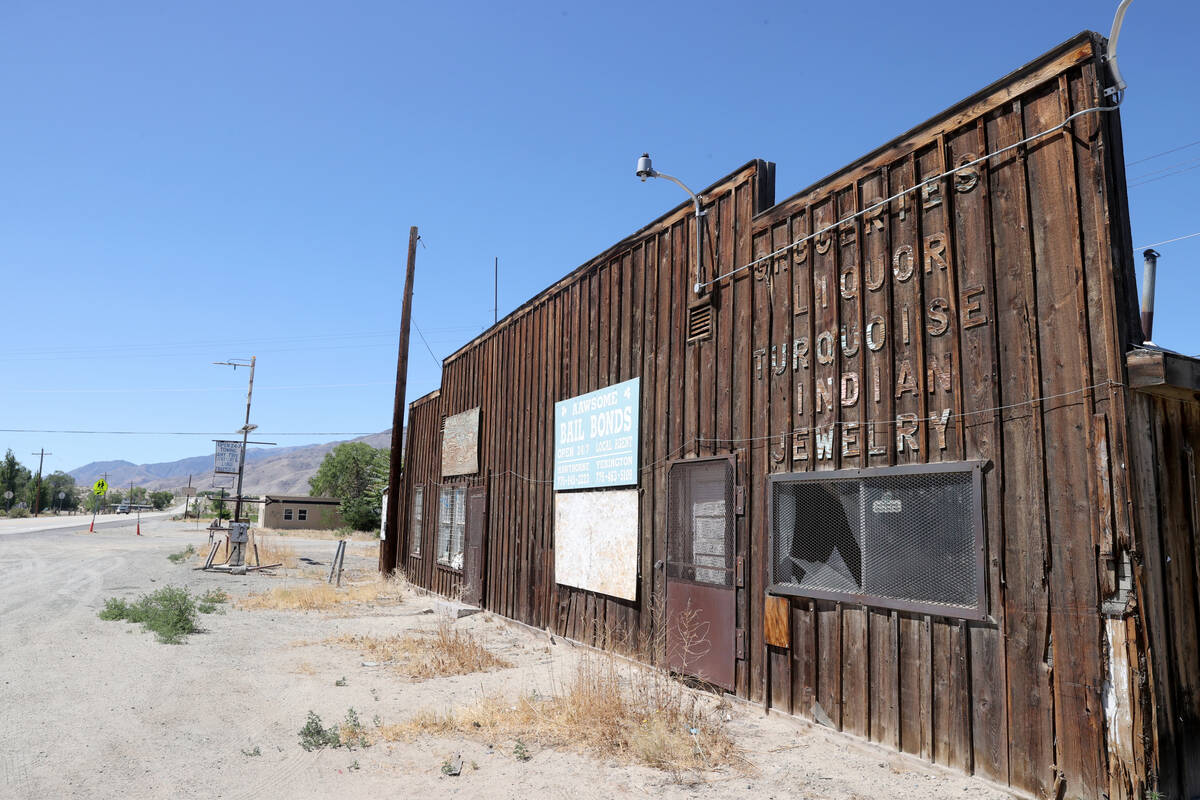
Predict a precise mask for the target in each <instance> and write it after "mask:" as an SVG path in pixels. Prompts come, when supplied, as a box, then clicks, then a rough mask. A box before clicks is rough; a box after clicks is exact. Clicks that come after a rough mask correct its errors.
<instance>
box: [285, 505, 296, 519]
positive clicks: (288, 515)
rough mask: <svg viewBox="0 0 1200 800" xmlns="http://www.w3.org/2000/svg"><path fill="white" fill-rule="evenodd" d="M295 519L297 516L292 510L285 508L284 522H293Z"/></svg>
mask: <svg viewBox="0 0 1200 800" xmlns="http://www.w3.org/2000/svg"><path fill="white" fill-rule="evenodd" d="M294 517H295V514H293V513H292V510H291V509H290V508H285V509H284V510H283V521H284V522H292V521H293V519H294Z"/></svg>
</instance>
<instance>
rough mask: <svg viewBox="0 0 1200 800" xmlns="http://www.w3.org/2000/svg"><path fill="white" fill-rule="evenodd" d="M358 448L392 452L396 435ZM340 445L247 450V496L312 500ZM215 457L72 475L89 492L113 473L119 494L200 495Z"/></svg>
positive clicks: (113, 465) (118, 464) (114, 464)
mask: <svg viewBox="0 0 1200 800" xmlns="http://www.w3.org/2000/svg"><path fill="white" fill-rule="evenodd" d="M350 441H354V442H366V443H367V444H369V445H371V446H372V447H390V446H391V443H392V432H391V430H390V429H389V430H386V431H383V432H381V433H373V434H371V435H370V436H363V437H360V438H358V439H351V440H350ZM339 444H341V442H326V443H325V444H307V445H297V446H293V447H270V448H266V447H250V448H248V449H247V450H246V476H245V479H244V481H245V483H244V486H243V488H242V491H243V492H245V493H246V494H291V495H306V494H308V479H309V478H311V477H312V476H313V475H314V474H316V471H317V467H319V466H321V461H322V460H324V458H325V454H326V453H328V452H329V451H330V450H332V449H333V448H334V447H336V446H337V445H339ZM212 469H213V454H212V453H209V454H207V455H203V456H193V457H192V458H181V459H179V460H178V461H167V462H164V463H161V464H131V463H130V462H128V461H93V462H92V463H91V464H85V465H84V466H82V467H79V468H78V469H73V470H71V471H70V473H68V474H70V475H71V476H72V477H73V478H75V482H76V483H77V484H79V485H81V486H90V485H91V484H93V483H95V481H96V479H97V478H100V477H103V475H104V473H106V472H107V473H108V483H109V485H110V486H113V487H114V488H120V487H122V486H126V487H127V486H129V482H130V481H132V482H133V484H134V485H135V486H144V487H146V488H147V489H152V490H161V489H169V490H172V491H174V490H177V489H181V488H183V487H184V486H187V485H188V476H189V475H190V476H191V479H192V486H195V487H196V488H197V489H199V490H204V489H211V488H212V485H213V471H212Z"/></svg>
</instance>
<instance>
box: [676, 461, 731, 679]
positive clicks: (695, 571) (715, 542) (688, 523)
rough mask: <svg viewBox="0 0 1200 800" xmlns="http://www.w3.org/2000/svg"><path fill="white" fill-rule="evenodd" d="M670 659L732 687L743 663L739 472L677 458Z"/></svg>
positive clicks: (717, 464)
mask: <svg viewBox="0 0 1200 800" xmlns="http://www.w3.org/2000/svg"><path fill="white" fill-rule="evenodd" d="M667 493H668V509H667V513H668V520H667V561H666V584H667V607H666V617H667V636H666V639H667V663H668V666H669V667H670V669H672V670H674V671H676V672H682V673H684V674H687V675H694V676H695V677H697V678H700V679H701V680H704V681H707V682H708V683H711V684H714V685H716V686H720V687H722V688H725V689H729V690H730V691H733V690H734V689H735V680H736V678H735V676H736V672H735V667H736V662H737V641H736V638H737V631H736V628H737V586H736V581H735V569H734V565H735V564H736V563H737V554H736V552H735V546H734V531H735V529H736V528H735V525H734V521H735V518H734V472H733V462H732V461H731V460H730V459H725V458H721V459H710V460H703V461H700V460H697V461H692V462H679V463H676V464H675V465H674V466H672V467H671V473H670V477H669V479H668V483H667Z"/></svg>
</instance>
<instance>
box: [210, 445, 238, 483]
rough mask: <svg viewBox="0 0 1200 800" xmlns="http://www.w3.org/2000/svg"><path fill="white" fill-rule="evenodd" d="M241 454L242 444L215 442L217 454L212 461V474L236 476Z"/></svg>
mask: <svg viewBox="0 0 1200 800" xmlns="http://www.w3.org/2000/svg"><path fill="white" fill-rule="evenodd" d="M241 454H242V443H241V442H231V441H225V440H220V439H218V440H217V454H216V457H215V459H214V460H213V472H214V473H216V474H218V475H237V473H238V461H239V457H240V456H241Z"/></svg>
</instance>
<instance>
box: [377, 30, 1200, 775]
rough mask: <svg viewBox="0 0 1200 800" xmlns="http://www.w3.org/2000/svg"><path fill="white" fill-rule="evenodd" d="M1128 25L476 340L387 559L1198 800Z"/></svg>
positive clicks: (787, 702)
mask: <svg viewBox="0 0 1200 800" xmlns="http://www.w3.org/2000/svg"><path fill="white" fill-rule="evenodd" d="M1104 45H1105V42H1104V39H1103V37H1100V36H1099V35H1097V34H1092V33H1083V34H1080V35H1079V36H1076V37H1075V38H1073V39H1071V40H1070V41H1068V42H1066V43H1064V44H1063V45H1061V46H1059V47H1057V48H1055V49H1054V50H1053V51H1051V52H1049V53H1047V54H1045V55H1044V56H1042V57H1041V58H1038V59H1037V60H1036V61H1034V62H1033V63H1031V64H1029V65H1027V66H1025V67H1023V68H1021V69H1020V70H1018V71H1016V72H1014V73H1012V74H1011V75H1009V76H1007V77H1005V78H1004V79H1002V80H1001V81H999V82H997V83H995V84H993V85H991V86H989V87H987V88H986V89H984V90H982V91H981V92H979V93H977V94H976V95H974V96H972V97H970V98H968V99H966V100H964V101H963V102H961V103H959V104H957V105H955V106H954V107H952V108H951V109H949V110H947V111H945V112H944V113H942V114H939V115H938V116H936V117H934V118H933V119H931V120H930V121H928V122H926V123H924V124H923V125H921V126H919V127H917V128H915V129H913V130H911V131H909V132H908V133H905V134H903V135H902V136H900V137H898V138H897V139H895V140H893V141H891V142H889V143H888V144H886V145H884V146H883V147H881V148H879V149H878V150H876V151H874V152H873V153H871V154H869V155H867V156H865V157H864V158H861V159H859V160H858V161H856V162H854V163H853V164H851V165H849V166H847V167H845V168H844V169H842V170H839V171H838V172H836V173H834V174H833V175H830V176H829V177H827V178H825V179H823V180H821V181H819V182H818V183H816V184H814V185H813V186H811V187H809V188H807V189H804V190H803V191H801V192H799V193H797V194H794V195H792V196H790V197H788V198H787V199H785V200H782V201H780V202H776V201H775V198H774V167H773V165H772V164H770V163H767V162H764V161H752V162H750V163H748V164H746V165H745V166H744V167H742V168H740V169H738V170H736V171H735V172H733V173H732V174H731V175H729V176H727V177H725V178H723V179H722V180H720V181H718V182H717V183H715V184H713V185H712V186H709V187H708V188H707V189H705V190H704V191H703V193H702V197H703V204H704V209H705V212H706V214H705V216H704V217H703V218H702V219H703V233H704V236H703V246H702V248H701V250H702V253H701V255H702V258H701V264H700V267H699V269H700V275H699V277H697V274H696V269H697V266H696V257H695V249H694V247H695V246H694V242H695V241H696V237H695V230H694V225H695V217H694V216H693V209H692V206H691V204H690V203H689V204H686V205H681V206H679V207H678V208H676V209H674V210H673V211H671V212H670V213H668V214H666V215H664V216H662V217H660V218H659V219H657V220H655V221H654V222H652V223H650V224H649V225H647V226H646V227H644V228H642V229H641V230H639V231H637V232H636V233H634V234H633V235H631V236H629V237H628V238H626V239H624V240H622V241H621V242H619V243H617V244H616V245H614V246H613V247H611V248H610V249H609V250H607V251H605V252H604V253H602V254H600V255H598V256H596V257H595V258H593V259H591V260H589V261H588V262H586V263H585V264H583V265H582V266H580V267H579V268H577V269H576V270H574V271H573V272H571V273H570V274H569V275H568V276H567V277H565V278H563V279H562V280H560V281H559V282H558V283H556V284H554V285H553V286H551V287H549V288H548V289H546V290H545V291H543V292H541V293H540V294H538V295H537V296H536V297H534V298H532V299H531V300H529V301H528V302H527V303H525V304H524V305H523V306H521V307H520V308H519V309H517V310H516V311H514V312H513V313H512V314H510V315H509V316H507V317H506V318H505V319H503V320H501V321H500V322H499V323H497V324H496V325H495V326H494V327H493V328H491V329H490V330H488V331H486V332H485V333H483V334H481V335H480V336H479V337H477V338H476V339H474V340H473V341H471V342H470V343H468V344H467V345H465V346H464V347H462V348H461V349H460V350H458V351H457V352H455V353H454V354H452V355H451V356H449V357H448V358H446V360H445V362H444V366H443V376H442V384H441V387H440V389H439V390H438V391H435V392H433V393H431V394H429V395H426V396H425V397H422V398H420V399H418V400H416V401H414V402H413V403H412V404H411V405H410V409H409V425H410V438H409V444H408V449H407V454H406V458H405V464H406V470H405V473H404V475H403V480H402V482H400V483H399V484H398V485H394V487H395V488H393V491H400V492H401V495H400V498H401V500H400V506H401V513H400V519H399V520H398V525H399V536H398V544H399V556H398V563H397V564H395V565H390V564H384V565H382V566H383V568H385V569H389V568H391V567H392V566H395V567H396V568H398V569H400V570H402V571H403V572H404V573H405V574H406V575H407V576H408V578H409V579H410V580H412V581H413V582H415V583H417V584H419V585H421V586H424V587H428V588H429V589H431V590H433V591H435V592H440V593H444V594H451V593H454V592H456V591H459V590H460V589H461V590H465V592H466V594H467V596H468V599H470V600H473V601H474V602H478V603H479V604H481V605H482V606H484V607H485V608H487V609H490V610H492V611H494V612H495V613H498V614H502V615H505V616H508V617H511V618H513V619H516V620H520V621H522V622H524V623H527V624H529V625H533V626H537V627H544V628H548V629H550V630H552V631H554V632H556V633H557V634H560V635H563V636H567V637H573V638H575V639H578V640H582V641H585V642H588V643H591V644H595V645H598V646H610V645H613V646H619V645H616V644H615V643H618V642H621V641H626V640H627V635H628V634H634V635H637V634H646V633H648V632H651V631H652V630H654V629H655V628H656V627H657V626H659V625H664V626H665V632H666V634H667V638H668V640H671V639H672V637H674V638H676V639H677V638H679V636H680V635H682V632H681V631H679V630H678V629H677V628H678V625H679V621H680V620H681V619H683V618H684V617H685V616H687V617H690V618H691V619H692V620H693V621H695V620H697V619H698V621H699V622H700V623H701V626H700V629H701V630H702V631H703V632H704V638H705V639H706V640H707V643H708V645H709V646H708V647H707V648H706V651H705V652H703V653H701V654H700V655H698V656H697V655H696V654H695V653H694V652H693V653H691V655H689V654H688V653H682V654H681V653H677V652H674V651H672V652H670V653H668V656H667V658H668V660H669V661H670V665H671V666H672V668H674V669H677V670H679V671H680V672H684V673H690V674H692V675H697V676H699V677H701V678H703V679H704V680H707V681H708V682H709V683H712V684H713V685H716V686H720V687H724V688H726V689H728V690H729V691H732V692H736V694H738V695H739V696H742V697H745V698H749V699H752V700H756V701H762V702H763V703H765V704H767V705H769V706H770V707H771V708H773V709H776V710H779V711H782V712H788V713H792V714H796V715H800V716H802V717H806V718H810V719H814V720H816V721H818V722H821V723H823V724H831V725H833V726H835V727H837V728H838V729H840V730H842V731H845V732H847V733H849V734H853V735H856V736H859V737H863V738H866V739H869V740H871V741H874V742H878V743H880V744H882V745H885V746H887V747H891V748H896V749H898V750H901V751H904V752H908V753H913V754H917V755H919V756H921V757H924V758H927V759H929V760H931V761H934V762H937V763H940V764H945V765H948V766H951V767H954V768H957V769H960V770H963V771H966V772H971V773H975V774H978V775H980V776H984V777H986V778H989V779H991V780H994V781H998V782H1000V783H1002V784H1006V785H1009V786H1011V787H1013V788H1014V789H1016V790H1019V791H1022V792H1026V793H1029V794H1031V795H1034V796H1038V797H1083V798H1101V797H1111V798H1116V797H1135V796H1136V797H1140V796H1142V794H1143V792H1144V791H1146V790H1148V789H1157V790H1158V791H1161V792H1162V793H1163V795H1164V796H1169V797H1194V796H1197V795H1198V794H1200V663H1198V662H1200V655H1198V653H1197V612H1198V610H1200V607H1198V602H1200V601H1198V589H1200V563H1198V559H1197V552H1198V537H1197V524H1198V520H1197V518H1198V515H1200V496H1198V494H1197V491H1198V490H1197V484H1196V472H1195V452H1196V450H1197V449H1200V403H1198V402H1197V398H1198V397H1200V394H1197V390H1198V389H1200V369H1198V368H1197V366H1196V362H1195V361H1192V360H1189V359H1185V358H1182V357H1178V356H1175V355H1173V354H1166V353H1162V352H1161V351H1155V350H1147V349H1142V348H1141V347H1140V346H1141V343H1142V334H1141V329H1140V325H1139V321H1138V309H1137V307H1136V288H1135V270H1134V254H1133V252H1132V244H1131V241H1130V235H1129V222H1128V205H1127V198H1126V191H1125V176H1124V167H1123V163H1124V159H1123V154H1122V145H1121V131H1120V124H1119V117H1118V112H1117V111H1116V110H1115V109H1114V108H1113V106H1112V102H1111V99H1110V98H1108V97H1107V96H1106V95H1105V92H1104V90H1105V88H1106V86H1107V80H1108V78H1107V75H1106V71H1105V68H1104V65H1103V60H1102V59H1103V51H1104ZM630 190H631V191H637V189H636V187H635V186H631V187H630ZM697 284H699V285H700V286H699V288H700V291H696V288H697ZM589 414H590V415H591V416H590V417H589V416H587V415H589ZM581 415H582V416H581ZM584 419H588V420H590V422H588V423H587V425H590V429H588V428H587V426H586V425H584V423H583V422H582V420H584ZM630 441H632V452H631V455H628V456H627V455H625V454H623V452H624V451H623V448H625V447H626V446H627V445H629V443H630ZM597 458H598V460H597ZM631 458H632V462H631V461H630V459H631ZM631 464H632V467H631ZM581 465H582V466H581ZM572 487H579V488H572Z"/></svg>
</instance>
